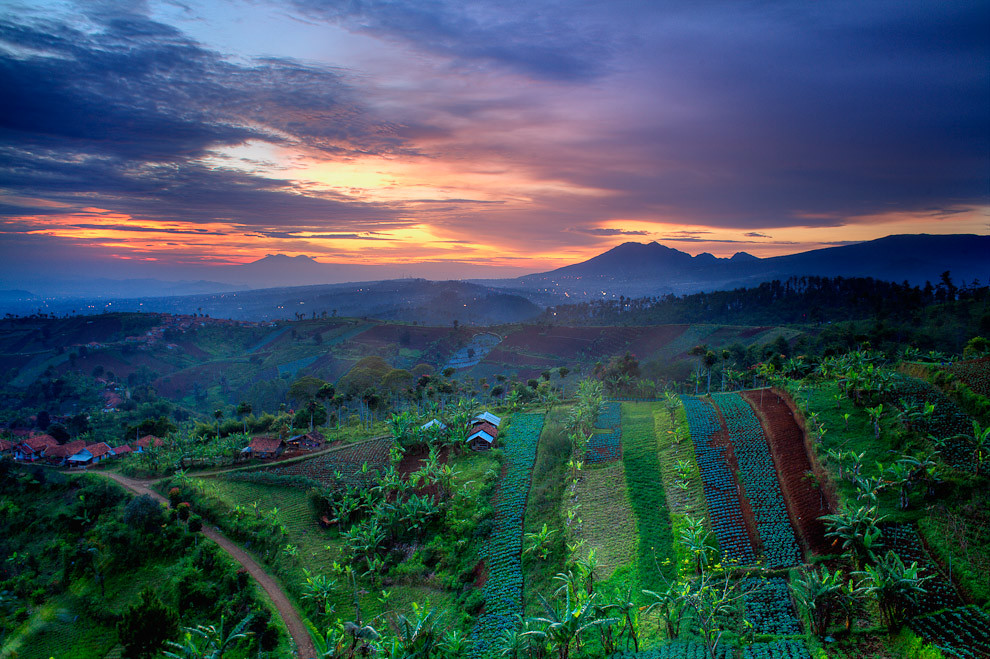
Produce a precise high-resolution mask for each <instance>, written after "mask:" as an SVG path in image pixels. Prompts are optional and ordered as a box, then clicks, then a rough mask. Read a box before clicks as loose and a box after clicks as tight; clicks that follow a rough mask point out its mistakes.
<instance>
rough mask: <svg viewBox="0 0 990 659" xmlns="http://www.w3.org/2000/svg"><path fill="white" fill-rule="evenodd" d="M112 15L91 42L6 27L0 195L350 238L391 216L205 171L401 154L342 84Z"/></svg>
mask: <svg viewBox="0 0 990 659" xmlns="http://www.w3.org/2000/svg"><path fill="white" fill-rule="evenodd" d="M101 16H102V19H101V20H102V22H101V23H99V24H97V25H95V26H91V27H92V28H93V29H91V30H83V29H81V28H78V29H77V28H75V27H70V26H69V25H66V24H63V23H53V22H47V23H15V22H12V21H9V20H0V89H3V90H4V98H3V102H2V103H0V145H2V147H0V187H2V188H4V189H6V190H7V191H8V192H14V193H16V194H20V195H23V196H35V197H44V198H46V199H49V200H58V201H62V202H66V203H69V204H80V203H83V204H85V205H87V206H103V207H106V208H111V209H113V210H114V211H118V212H124V213H129V214H132V215H135V216H141V217H144V218H167V219H176V220H187V221H198V222H208V221H218V220H236V221H238V222H244V223H248V224H268V223H270V224H273V225H275V226H279V225H283V224H288V225H296V226H301V227H319V228H324V229H332V228H341V229H352V228H354V227H353V226H350V223H352V222H355V221H369V222H373V221H374V220H375V218H380V217H383V216H388V215H389V214H390V213H389V212H388V211H387V210H385V209H382V208H372V207H369V206H367V205H363V204H348V203H344V200H343V199H342V198H333V197H332V196H327V195H322V196H321V195H312V194H307V195H305V196H304V195H302V194H300V193H299V191H298V190H292V189H290V188H289V187H288V186H287V184H286V183H285V182H284V181H278V180H274V179H269V178H265V177H263V176H255V175H251V174H247V173H244V172H243V171H238V170H235V169H232V168H227V169H224V168H217V167H211V166H206V165H204V164H203V163H202V162H201V161H200V159H201V158H203V157H204V156H208V155H210V154H211V152H212V151H213V150H214V149H218V148H223V147H229V146H235V145H240V144H244V143H246V142H249V141H252V140H256V141H261V142H269V143H274V144H285V145H293V146H298V147H302V148H306V149H312V150H315V151H322V152H324V153H327V154H342V155H343V154H355V153H358V154H360V153H394V152H401V151H402V148H403V147H402V144H401V142H400V140H399V139H398V138H396V137H395V136H394V134H393V133H394V131H392V129H391V128H390V126H389V125H388V124H386V123H383V122H376V121H375V120H374V119H373V117H372V114H371V113H370V112H367V111H364V110H362V109H361V108H360V107H359V106H358V105H357V104H356V103H355V101H354V99H353V98H352V92H351V90H350V88H349V87H348V85H347V83H346V82H345V81H344V80H343V78H342V76H341V74H340V73H339V72H337V71H335V70H332V69H330V68H325V67H319V66H314V65H308V64H306V65H304V64H301V63H299V62H295V61H291V60H284V59H271V58H270V59H263V60H253V61H249V62H244V63H235V62H232V61H229V60H226V59H224V58H222V57H221V56H220V55H219V54H218V53H216V52H213V51H210V50H207V49H205V48H203V47H202V46H200V45H199V44H197V43H195V42H193V41H191V40H189V39H188V38H187V37H185V36H184V35H183V34H182V33H180V32H179V31H177V30H176V29H174V28H172V27H170V26H167V25H163V24H160V23H156V22H153V21H151V20H148V19H146V18H143V17H140V16H136V15H132V14H127V15H107V14H106V13H105V12H104V13H103V14H101ZM15 208H16V206H13V205H11V204H8V205H7V206H6V207H5V208H2V209H0V213H11V212H13V211H14V210H15ZM46 212H49V213H50V212H51V211H50V210H48V211H46ZM62 212H65V210H64V209H63V211H62Z"/></svg>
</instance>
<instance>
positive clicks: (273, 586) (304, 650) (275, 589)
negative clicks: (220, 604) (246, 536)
mask: <svg viewBox="0 0 990 659" xmlns="http://www.w3.org/2000/svg"><path fill="white" fill-rule="evenodd" d="M93 473H102V475H103V476H106V477H108V478H111V479H113V480H115V481H117V482H118V483H119V484H120V485H122V486H123V487H125V488H127V489H128V490H130V491H131V492H134V493H135V494H137V495H139V496H140V495H142V494H147V495H148V496H150V497H151V498H153V499H155V500H156V501H160V502H162V503H164V504H168V500H167V499H166V498H165V497H163V496H162V495H160V494H159V493H158V492H155V491H154V490H152V489H151V488H150V487H148V485H149V484H150V482H149V481H138V480H134V479H131V478H127V477H125V476H121V475H120V474H115V473H112V472H93ZM203 535H205V536H206V537H207V538H209V539H210V540H212V541H213V542H215V543H217V544H218V545H220V548H221V549H223V550H224V551H225V552H227V553H228V554H230V557H231V558H233V559H234V560H235V561H237V562H238V563H240V564H241V565H242V566H243V567H244V569H245V570H247V571H248V574H250V575H251V576H252V577H254V580H255V581H257V582H258V585H260V586H261V587H262V588H263V589H264V590H265V592H266V593H268V596H269V597H270V598H271V600H272V602H273V603H274V604H275V608H276V609H278V612H279V615H281V616H282V620H284V621H285V626H286V627H287V628H288V630H289V635H290V636H292V640H293V641H294V642H295V644H296V648H298V653H299V657H300V659H311V658H313V657H316V647H315V646H314V645H313V641H312V639H311V638H310V637H309V632H308V631H307V630H306V626H305V625H304V624H303V621H302V618H300V617H299V614H298V613H297V612H296V609H295V607H294V606H292V602H290V601H289V598H288V597H287V596H286V594H285V591H283V590H282V587H281V586H280V585H279V583H278V582H277V581H276V580H275V578H274V577H272V576H271V575H270V574H268V573H267V572H266V571H265V569H264V568H263V567H262V566H261V565H260V564H259V563H258V562H257V561H256V560H254V559H253V558H251V556H250V555H249V554H248V553H247V552H245V551H244V550H243V549H241V548H240V547H238V546H237V545H236V544H234V543H233V542H231V541H230V540H228V539H227V537H226V536H224V535H223V534H222V533H220V532H219V531H217V530H216V529H214V528H210V527H208V526H206V525H205V524H204V525H203Z"/></svg>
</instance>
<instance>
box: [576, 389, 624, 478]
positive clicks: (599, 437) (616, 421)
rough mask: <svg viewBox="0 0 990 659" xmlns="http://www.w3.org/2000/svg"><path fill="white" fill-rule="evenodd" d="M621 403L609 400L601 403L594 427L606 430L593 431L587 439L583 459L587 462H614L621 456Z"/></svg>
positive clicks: (597, 429)
mask: <svg viewBox="0 0 990 659" xmlns="http://www.w3.org/2000/svg"><path fill="white" fill-rule="evenodd" d="M621 411H622V405H621V403H616V402H615V401H609V402H607V403H605V404H604V405H602V409H601V412H599V414H598V418H597V419H595V429H596V431H599V430H607V431H608V432H595V433H593V434H592V435H591V438H590V439H589V440H588V448H587V450H586V451H585V454H584V461H585V462H587V463H588V464H604V463H607V462H615V461H616V460H618V459H619V458H621V457H622V414H621Z"/></svg>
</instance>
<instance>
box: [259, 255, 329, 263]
mask: <svg viewBox="0 0 990 659" xmlns="http://www.w3.org/2000/svg"><path fill="white" fill-rule="evenodd" d="M290 261H293V262H295V263H303V262H307V261H308V262H311V263H316V262H317V261H316V259H314V258H313V257H312V256H306V255H305V254H300V255H299V256H289V255H288V254H265V258H263V259H258V260H257V261H252V262H251V263H287V262H290ZM251 263H249V264H248V265H251Z"/></svg>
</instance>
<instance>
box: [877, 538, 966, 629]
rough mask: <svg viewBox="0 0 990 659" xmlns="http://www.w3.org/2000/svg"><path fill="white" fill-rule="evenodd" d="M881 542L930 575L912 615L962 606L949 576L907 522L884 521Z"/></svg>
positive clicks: (906, 563)
mask: <svg viewBox="0 0 990 659" xmlns="http://www.w3.org/2000/svg"><path fill="white" fill-rule="evenodd" d="M880 528H881V532H882V533H883V536H882V538H881V539H882V541H883V546H884V550H885V551H886V550H888V549H889V550H893V551H894V553H896V554H897V555H898V556H899V557H900V559H901V560H902V561H904V564H905V565H910V564H911V563H917V564H918V567H920V568H921V574H922V575H930V576H932V577H933V578H932V579H931V580H929V581H928V582H927V583H926V584H925V590H926V591H927V592H926V593H925V594H924V595H923V596H922V597H921V598H920V599H919V600H918V603H917V605H915V606H914V607H913V609H912V615H921V614H923V613H930V612H931V611H938V610H940V609H948V608H952V607H955V606H960V605H962V601H961V600H960V599H959V596H958V595H957V594H956V591H955V590H954V589H953V588H952V586H951V584H950V581H949V579H948V577H947V576H946V575H944V574H942V572H941V571H940V570H939V568H938V565H936V564H935V562H934V561H933V560H932V559H931V557H930V556H929V555H928V552H927V551H925V547H924V545H923V544H922V543H921V538H920V537H919V536H918V532H917V531H916V530H915V528H914V527H913V526H911V525H910V524H883V525H881V527H880Z"/></svg>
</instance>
